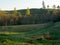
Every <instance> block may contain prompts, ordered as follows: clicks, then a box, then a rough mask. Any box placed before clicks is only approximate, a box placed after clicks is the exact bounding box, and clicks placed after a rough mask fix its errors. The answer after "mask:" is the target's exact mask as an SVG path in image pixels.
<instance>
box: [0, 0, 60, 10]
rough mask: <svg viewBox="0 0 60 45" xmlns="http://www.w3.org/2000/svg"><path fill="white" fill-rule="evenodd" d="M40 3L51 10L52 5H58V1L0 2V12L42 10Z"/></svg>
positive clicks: (13, 0) (9, 0) (15, 0)
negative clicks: (27, 9)
mask: <svg viewBox="0 0 60 45" xmlns="http://www.w3.org/2000/svg"><path fill="white" fill-rule="evenodd" d="M42 1H44V2H45V6H47V5H49V6H50V8H52V6H53V5H56V6H57V5H60V0H0V10H13V9H14V8H15V7H16V9H17V10H18V9H26V8H27V7H29V8H42Z"/></svg>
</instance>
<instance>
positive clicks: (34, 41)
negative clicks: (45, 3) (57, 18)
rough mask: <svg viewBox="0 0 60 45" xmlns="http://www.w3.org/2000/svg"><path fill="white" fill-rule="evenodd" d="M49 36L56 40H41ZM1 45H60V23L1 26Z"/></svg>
mask: <svg viewBox="0 0 60 45" xmlns="http://www.w3.org/2000/svg"><path fill="white" fill-rule="evenodd" d="M47 35H49V36H51V37H52V38H54V39H52V40H48V39H45V37H43V38H42V40H41V39H40V37H41V36H47ZM38 37H39V38H38ZM0 45H60V22H56V23H44V24H33V25H19V26H18V25H16V26H0Z"/></svg>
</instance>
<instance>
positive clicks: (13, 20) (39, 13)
mask: <svg viewBox="0 0 60 45" xmlns="http://www.w3.org/2000/svg"><path fill="white" fill-rule="evenodd" d="M25 12H26V11H24V10H23V11H19V10H14V11H7V12H6V11H0V26H7V25H23V24H41V23H47V22H57V21H60V9H30V12H26V14H25ZM23 13H24V14H23ZM28 13H29V14H28Z"/></svg>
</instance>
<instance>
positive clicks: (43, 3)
mask: <svg viewBox="0 0 60 45" xmlns="http://www.w3.org/2000/svg"><path fill="white" fill-rule="evenodd" d="M42 6H43V9H45V8H46V7H45V2H44V1H42Z"/></svg>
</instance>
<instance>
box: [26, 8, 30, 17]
mask: <svg viewBox="0 0 60 45" xmlns="http://www.w3.org/2000/svg"><path fill="white" fill-rule="evenodd" d="M26 15H27V16H30V9H29V8H27V10H26Z"/></svg>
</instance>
